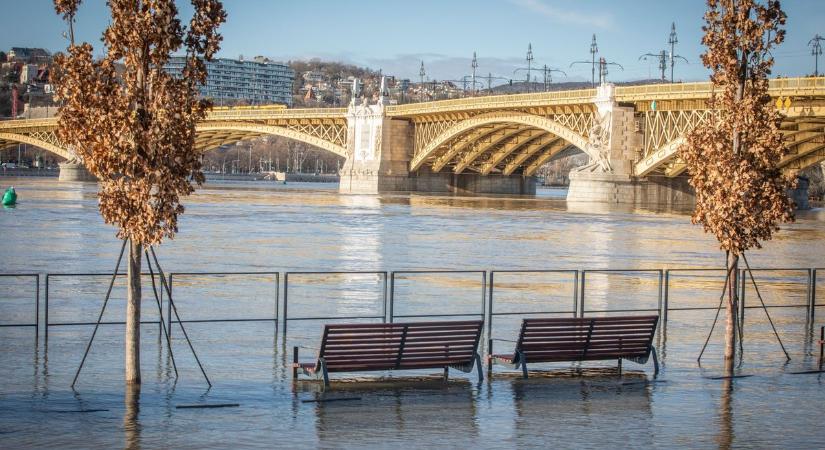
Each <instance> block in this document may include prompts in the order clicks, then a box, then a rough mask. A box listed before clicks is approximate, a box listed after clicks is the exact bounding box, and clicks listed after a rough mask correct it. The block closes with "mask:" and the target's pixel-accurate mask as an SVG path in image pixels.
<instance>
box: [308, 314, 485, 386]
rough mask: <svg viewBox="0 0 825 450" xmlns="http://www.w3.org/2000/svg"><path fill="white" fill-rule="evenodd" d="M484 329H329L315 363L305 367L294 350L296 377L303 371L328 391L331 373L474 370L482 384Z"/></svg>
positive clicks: (418, 325) (464, 325) (455, 325)
mask: <svg viewBox="0 0 825 450" xmlns="http://www.w3.org/2000/svg"><path fill="white" fill-rule="evenodd" d="M482 326H483V321H481V320H469V321H451V322H415V323H380V324H335V325H326V326H324V334H323V337H322V338H321V347H320V349H319V350H318V356H317V358H316V359H315V360H314V361H312V362H309V363H305V362H304V363H302V362H300V361H299V359H298V349H299V347H294V350H293V352H294V353H293V363H292V377H293V379H294V380H297V378H298V372H299V371H300V372H301V373H303V374H305V375H309V376H313V377H315V378H316V379H317V378H323V380H324V385H325V386H328V385H329V373H331V372H366V371H378V370H380V371H385V370H413V369H442V368H443V369H444V377H445V378H447V377H448V375H449V369H450V368H454V369H458V370H461V371H463V372H470V371H472V370H473V365H475V366H476V370H477V371H478V380H479V382H481V380H482V377H483V375H482V369H481V357H480V356H479V355H478V342H479V339H480V337H481V329H482Z"/></svg>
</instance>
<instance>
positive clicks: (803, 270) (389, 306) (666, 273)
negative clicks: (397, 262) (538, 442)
mask: <svg viewBox="0 0 825 450" xmlns="http://www.w3.org/2000/svg"><path fill="white" fill-rule="evenodd" d="M751 270H752V271H754V272H800V274H798V275H795V276H794V278H806V279H807V295H806V297H807V304H806V305H802V304H794V305H767V307H769V308H786V307H807V308H808V310H809V311H808V314H809V323H813V317H814V311H815V308H816V307H817V306H823V305H822V304H819V303H817V302H816V284H817V283H816V281H817V278H818V276H819V275H820V274H821V273H823V272H825V267H786V266H782V267H756V268H752V269H751ZM724 271H725V268H719V267H667V268H625V269H611V268H598V269H566V268H560V269H490V270H486V269H471V270H459V269H405V270H395V271H388V270H351V271H346V270H338V271H322V270H319V271H286V272H281V271H271V270H261V271H234V272H214V271H209V272H168V279H169V281H168V282H169V288H170V290H171V289H172V284H173V279H174V277H176V276H177V277H180V276H233V275H234V276H255V275H272V276H274V278H275V295H274V296H275V301H274V303H275V305H274V306H275V311H274V313H275V315H274V317H272V318H235V319H193V320H181V322H225V321H230V322H234V321H244V322H247V321H263V320H266V321H274V322H275V326H276V329H277V326H278V323H279V322H280V321H281V318H283V323H284V327H283V329H284V333H286V322H287V321H288V320H333V319H336V320H337V319H353V320H354V319H381V320H384V321H388V320H389V321H390V322H391V321H392V320H393V318H395V317H399V318H400V317H441V316H443V317H448V316H449V317H452V316H476V315H481V316H482V318H483V320H484V321H485V324H486V326H487V327H488V333H491V328H492V318H493V317H494V316H499V315H535V314H568V313H570V312H573V313H574V314H575V315H578V316H583V315H584V314H585V313H592V312H623V311H626V312H632V311H656V310H658V311H659V312H660V313H661V314H662V316H663V320H662V321H661V323H662V324H663V325H665V324H666V323H667V312H668V311H682V310H708V309H716V308H715V307H713V306H701V307H671V306H670V305H669V298H670V297H671V293H670V285H671V284H672V283H671V278H672V277H678V275H679V273H691V272H722V273H724ZM746 271H747V269H745V268H740V269H739V274H738V275H742V274H743V273H745V272H746ZM517 273H521V274H541V273H545V274H546V273H556V274H570V275H572V276H573V280H572V285H573V293H572V297H573V301H574V310H573V311H567V310H565V311H532V310H531V311H503V312H495V310H494V306H495V302H494V300H493V298H494V294H495V279H494V277H495V275H496V274H517ZM416 274H418V275H428V274H432V275H438V274H478V275H480V276H481V280H480V281H481V287H482V305H481V312H480V313H477V312H468V313H464V312H461V313H445V314H405V315H395V314H394V310H393V308H394V302H395V301H394V295H395V281H396V279H397V278H402V277H403V276H404V275H416ZM588 274H606V275H611V274H628V275H631V274H658V275H659V289H658V296H659V305H658V306H657V308H655V309H654V308H629V309H617V310H614V309H607V310H589V309H586V306H585V295H584V294H585V293H586V276H587V275H588ZM116 275H117V276H118V277H123V276H126V275H127V274H126V273H122V272H119V273H117V274H116ZM152 275H153V274H152V273H147V272H142V273H141V276H152ZM290 275H293V276H295V275H299V276H300V275H378V276H379V279H380V281H381V282H383V288H381V290H380V291H379V295H381V296H383V302H382V309H383V311H382V314H381V315H378V314H375V315H364V316H357V317H356V316H347V317H328V316H318V317H289V315H288V311H287V304H288V303H287V298H288V286H289V285H288V283H289V282H288V278H289V276H290ZM103 276H108V277H111V276H112V273H111V272H80V273H78V272H47V273H32V272H7V273H0V277H5V278H8V277H21V278H35V280H36V284H37V286H36V288H35V292H36V294H35V317H36V320H35V323H32V324H29V323H26V324H0V327H11V326H20V327H24V326H26V327H30V326H33V327H35V329H36V333H39V323H40V317H39V316H40V312H39V311H40V279H41V278H43V279H44V281H45V288H46V289H45V297H44V299H45V300H44V301H45V306H46V307H45V316H44V320H43V322H44V325H45V327H44V328H45V329H46V336H48V327H49V326H54V325H64V324H65V325H69V324H76V325H80V324H91V323H85V322H83V323H81V322H66V323H62V322H58V323H50V321H49V296H50V294H49V287H50V280H53V279H55V278H61V277H103ZM158 276H159V274H158ZM488 276H489V278H488ZM281 280H283V283H284V300H283V301H284V312H283V313H281V312H280V309H279V304H280V289H281V287H280V284H281ZM488 280H489V281H488ZM742 280H743V281H744V277H743V278H742ZM568 282H570V281H565V283H568ZM388 283H389V286H388ZM488 283H489V284H488ZM740 284H741V285H740V287H739V288H738V289H740V290H741V289H743V288H745V289H746V288H747V286H746V283H744V282H742V283H740ZM488 289H489V290H488ZM742 294H743V297H744V291H743V292H742ZM163 295H164V290H163V289H161V297H163ZM161 301H163V300H162V298H161ZM167 304H168V306H169V308H170V309H171V304H169V303H168V302H167ZM743 304H744V302H743ZM756 307H758V306H756V305H753V306H749V305H744V307H743V309H751V308H756ZM168 315H169V323H170V324H171V323H176V322H178V321H177V320H175V321H172V320H171V311H170V312H169V314H168ZM107 323H109V322H104V324H107ZM112 323H122V322H112ZM147 323H157V322H147Z"/></svg>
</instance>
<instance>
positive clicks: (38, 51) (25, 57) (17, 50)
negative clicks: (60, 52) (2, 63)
mask: <svg viewBox="0 0 825 450" xmlns="http://www.w3.org/2000/svg"><path fill="white" fill-rule="evenodd" d="M51 57H52V56H51V54H50V53H49V52H48V51H47V50H45V49H42V48H27V47H12V48H11V50H9V52H8V53H7V54H6V60H7V61H9V62H12V61H18V62H23V63H31V64H43V63H48V62H49V61H50V60H51Z"/></svg>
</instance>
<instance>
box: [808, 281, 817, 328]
mask: <svg viewBox="0 0 825 450" xmlns="http://www.w3.org/2000/svg"><path fill="white" fill-rule="evenodd" d="M815 317H816V269H808V323H810V324H811V326H813V323H814V318H815Z"/></svg>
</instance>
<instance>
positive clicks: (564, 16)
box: [510, 0, 613, 28]
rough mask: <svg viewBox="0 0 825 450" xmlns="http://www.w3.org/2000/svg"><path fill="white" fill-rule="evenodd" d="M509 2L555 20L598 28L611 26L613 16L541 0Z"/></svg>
mask: <svg viewBox="0 0 825 450" xmlns="http://www.w3.org/2000/svg"><path fill="white" fill-rule="evenodd" d="M510 3H512V4H514V5H517V6H520V7H522V8H525V9H528V10H530V11H532V12H534V13H537V14H541V15H543V16H545V17H548V18H549V19H551V20H553V21H555V22H564V23H572V24H576V25H588V26H593V27H598V28H611V27H612V26H613V16H611V15H610V14H605V13H602V14H590V13H582V12H579V11H574V10H573V9H570V8H559V7H556V6H550V5H548V4H547V3H545V2H544V1H542V0H510Z"/></svg>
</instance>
